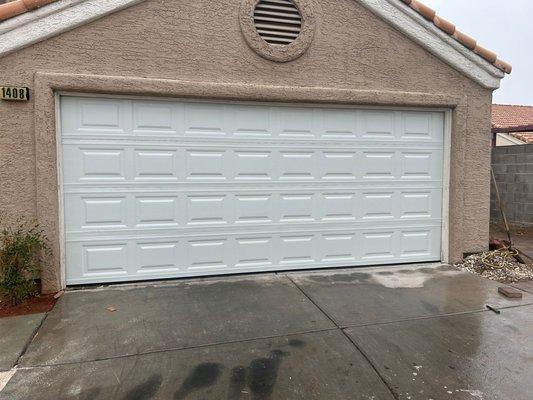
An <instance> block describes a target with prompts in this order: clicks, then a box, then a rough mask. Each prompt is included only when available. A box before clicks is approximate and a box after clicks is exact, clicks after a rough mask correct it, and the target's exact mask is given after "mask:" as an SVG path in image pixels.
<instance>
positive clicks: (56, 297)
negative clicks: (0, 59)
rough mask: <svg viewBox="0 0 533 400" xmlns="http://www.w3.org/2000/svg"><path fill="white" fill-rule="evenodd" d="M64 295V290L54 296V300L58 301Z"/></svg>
mask: <svg viewBox="0 0 533 400" xmlns="http://www.w3.org/2000/svg"><path fill="white" fill-rule="evenodd" d="M64 293H65V291H64V290H60V291H59V292H57V293H56V294H54V299H59V298H60V297H61V296H63V294H64Z"/></svg>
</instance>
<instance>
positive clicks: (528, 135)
mask: <svg viewBox="0 0 533 400" xmlns="http://www.w3.org/2000/svg"><path fill="white" fill-rule="evenodd" d="M509 135H511V136H513V137H515V138H517V139H518V140H521V141H522V142H524V143H527V144H530V143H531V144H533V132H511V133H509Z"/></svg>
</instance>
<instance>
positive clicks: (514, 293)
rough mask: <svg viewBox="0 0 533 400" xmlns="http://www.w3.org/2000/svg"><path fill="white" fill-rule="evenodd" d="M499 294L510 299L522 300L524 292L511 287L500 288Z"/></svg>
mask: <svg viewBox="0 0 533 400" xmlns="http://www.w3.org/2000/svg"><path fill="white" fill-rule="evenodd" d="M498 293H500V294H503V295H504V296H505V297H509V298H511V299H521V298H522V292H521V291H520V290H518V289H515V288H513V287H510V286H500V287H499V288H498Z"/></svg>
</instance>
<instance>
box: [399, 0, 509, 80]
mask: <svg viewBox="0 0 533 400" xmlns="http://www.w3.org/2000/svg"><path fill="white" fill-rule="evenodd" d="M400 1H402V2H404V3H405V4H407V5H408V6H409V7H411V8H412V9H413V10H415V11H416V12H418V13H419V14H420V15H422V16H423V17H424V18H425V19H427V20H429V21H431V22H433V24H434V25H435V26H436V27H437V28H439V29H440V30H441V31H443V32H446V33H447V34H448V35H450V36H452V37H453V38H455V40H457V41H458V42H459V43H461V44H462V45H463V46H465V47H467V48H469V49H470V50H472V51H473V52H474V53H476V54H477V55H479V56H481V57H483V58H484V59H485V60H487V61H488V62H490V63H491V64H493V65H494V66H495V67H497V68H499V69H500V70H502V71H503V72H505V73H508V74H510V73H511V71H512V69H513V67H512V66H511V64H509V63H507V62H505V61H503V60H500V59H499V58H498V56H497V55H496V53H493V52H492V51H490V50H487V49H486V48H484V47H482V46H480V45H479V44H478V43H477V42H476V40H475V39H473V38H471V37H470V36H468V35H465V34H464V33H462V32H461V31H458V30H457V28H456V27H455V25H454V24H452V23H451V22H449V21H447V20H445V19H444V18H442V17H439V16H438V15H437V13H436V11H435V10H433V9H431V8H429V7H428V6H426V5H425V4H423V3H421V2H420V1H418V0H400Z"/></svg>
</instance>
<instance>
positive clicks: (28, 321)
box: [0, 314, 44, 371]
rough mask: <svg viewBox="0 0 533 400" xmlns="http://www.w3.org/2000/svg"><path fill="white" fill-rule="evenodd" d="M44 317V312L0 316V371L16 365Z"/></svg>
mask: <svg viewBox="0 0 533 400" xmlns="http://www.w3.org/2000/svg"><path fill="white" fill-rule="evenodd" d="M43 318H44V314H31V315H20V316H16V317H7V318H0V371H7V370H9V369H11V368H12V367H13V366H14V365H15V363H16V362H17V360H18V358H19V356H20V355H21V354H22V352H23V351H24V349H25V347H26V346H27V344H28V343H29V342H30V340H31V338H32V337H33V334H34V333H35V331H36V330H37V328H38V327H39V325H41V322H42V320H43Z"/></svg>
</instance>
